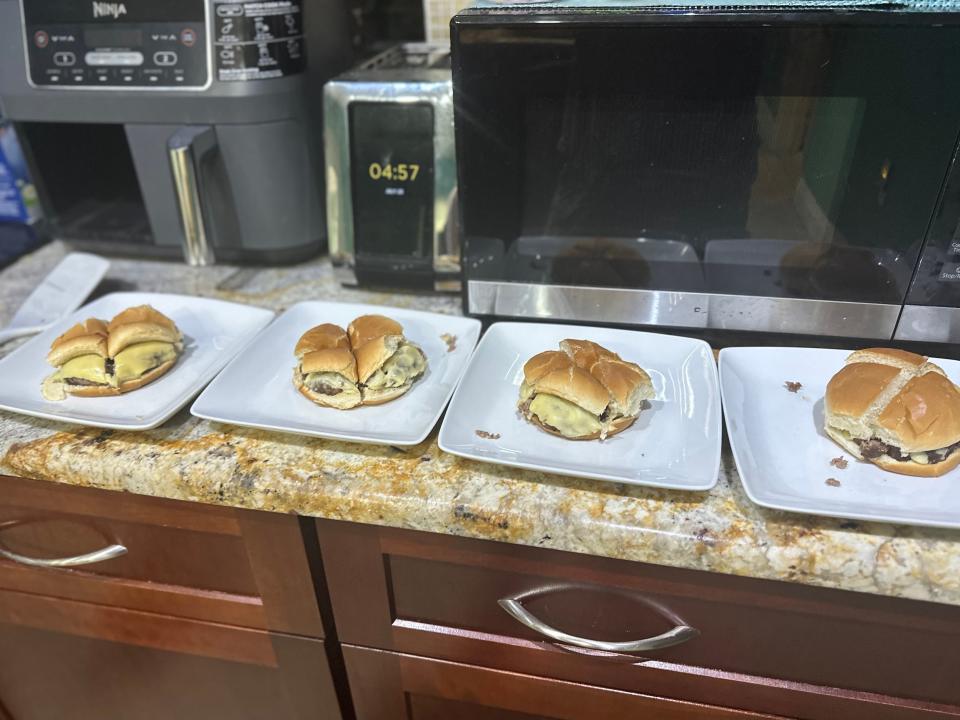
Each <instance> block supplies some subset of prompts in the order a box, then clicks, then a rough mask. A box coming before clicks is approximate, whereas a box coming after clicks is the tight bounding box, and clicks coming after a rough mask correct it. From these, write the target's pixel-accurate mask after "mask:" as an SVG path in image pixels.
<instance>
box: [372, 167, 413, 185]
mask: <svg viewBox="0 0 960 720" xmlns="http://www.w3.org/2000/svg"><path fill="white" fill-rule="evenodd" d="M367 172H368V173H369V174H370V179H371V180H396V181H397V182H407V181H410V182H414V181H415V180H416V179H417V175H419V174H420V166H419V165H417V164H416V163H396V164H393V163H387V164H386V165H381V164H380V163H378V162H372V163H370V167H369V168H368V169H367Z"/></svg>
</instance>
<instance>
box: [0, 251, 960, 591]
mask: <svg viewBox="0 0 960 720" xmlns="http://www.w3.org/2000/svg"><path fill="white" fill-rule="evenodd" d="M64 253H65V249H64V248H63V246H62V245H60V244H59V243H54V244H51V245H48V246H46V247H44V248H42V249H40V250H38V251H36V252H34V253H33V254H32V255H29V256H26V257H24V258H22V259H21V260H19V261H18V262H17V263H15V264H14V265H12V266H10V267H8V268H7V269H6V270H4V271H3V272H2V273H0V325H2V324H3V323H5V322H6V321H8V320H9V319H10V317H11V316H12V314H13V312H14V310H15V309H16V307H17V306H18V305H19V303H20V302H21V301H22V300H23V299H24V298H25V297H26V296H27V294H28V293H29V292H30V290H31V289H32V288H33V287H34V285H35V284H36V283H37V282H39V281H40V280H41V278H42V277H43V276H44V275H45V274H46V273H47V272H48V271H49V270H50V269H51V268H52V267H53V266H54V264H55V263H56V262H57V261H58V260H59V258H60V257H61V256H62V255H63V254H64ZM134 289H135V290H142V291H164V292H180V293H188V294H196V295H203V296H208V297H215V298H221V299H224V300H233V301H236V302H243V303H249V304H253V305H260V306H263V307H268V308H271V309H273V310H277V311H281V310H283V309H284V308H286V307H288V306H289V305H291V304H293V303H295V302H298V301H300V300H305V299H326V300H344V301H353V302H370V303H378V304H385V305H395V306H402V307H411V308H417V309H429V310H433V311H437V312H446V313H459V312H460V302H459V299H458V298H455V297H450V296H444V297H436V296H416V295H406V294H386V293H373V292H366V291H357V290H346V289H343V288H341V287H339V286H338V285H337V284H336V282H335V281H334V278H333V273H332V270H331V268H330V265H329V263H327V262H326V261H323V260H317V261H314V262H310V263H306V264H302V265H299V266H296V267H294V268H283V269H265V270H251V269H238V268H235V267H228V266H217V267H213V268H203V269H195V268H188V267H186V266H184V265H182V264H179V263H161V262H153V261H141V260H114V261H112V265H111V269H110V272H109V274H108V276H107V278H106V280H105V281H104V284H103V285H101V288H100V289H99V291H98V292H99V293H101V294H102V293H103V292H109V291H113V290H134ZM20 342H23V341H17V342H13V343H9V344H7V345H6V346H0V355H2V354H4V353H7V352H10V351H11V350H13V349H14V348H15V347H17V345H18V344H19V343H20ZM0 457H2V460H0V470H2V471H3V472H6V473H7V474H11V475H19V476H23V477H29V478H37V479H42V480H50V481H55V482H61V483H65V484H70V485H79V486H90V487H97V488H104V489H110V490H124V491H128V492H132V493H139V494H143V495H153V496H159V497H166V498H173V499H180V500H190V501H196V502H203V503H212V504H218V505H229V506H235V507H242V508H252V509H259V510H268V511H273V512H284V513H297V514H301V515H310V516H318V517H324V518H331V519H339V520H350V521H354V522H360V523H371V524H377V525H388V526H393V527H400V528H408V529H413V530H423V531H428V532H437V533H446V534H451V535H461V536H467V537H474V538H481V539H488V540H497V541H503V542H510V543H517V544H522V545H531V546H538V547H548V548H554V549H558V550H567V551H571V552H577V553H587V554H591V555H598V556H604V557H611V558H619V559H624V560H635V561H641V562H648V563H655V564H659V565H669V566H675V567H682V568H690V569H697V570H707V571H712V572H720V573H729V574H733V575H739V576H745V577H752V578H764V579H772V580H784V581H788V582H796V583H803V584H808V585H817V586H823V587H831V588H841V589H846V590H852V591H859V592H867V593H874V594H879V595H888V596H893V597H903V598H914V599H921V600H931V601H935V602H940V603H946V604H951V605H960V532H955V531H947V530H933V529H924V528H909V527H900V526H892V525H885V524H870V523H859V522H852V521H844V520H831V519H827V518H815V517H807V516H803V515H794V514H789V513H781V512H776V511H769V510H765V509H763V508H759V507H757V506H755V505H753V504H752V503H751V502H750V501H749V500H748V499H747V497H746V496H745V495H744V493H743V490H742V489H741V486H740V481H739V478H738V476H737V471H736V468H735V466H734V462H733V457H732V455H731V454H730V452H729V449H728V448H726V447H725V448H724V452H723V458H722V466H721V471H720V481H719V483H718V484H717V486H716V487H715V488H714V489H713V490H711V491H710V492H706V493H693V492H676V491H669V490H658V489H652V488H643V487H635V486H627V485H619V484H613V483H605V482H594V481H589V480H580V479H574V478H568V477H561V476H554V475H547V474H543V473H537V472H529V471H522V470H515V469H511V468H506V467H501V466H496V465H488V464H483V463H477V462H473V461H468V460H464V459H461V458H457V457H454V456H451V455H447V454H445V453H442V452H440V450H439V449H438V448H437V444H436V434H435V433H434V434H433V435H432V436H431V437H430V439H428V440H427V441H426V442H424V443H422V444H421V445H419V446H416V447H412V448H406V449H399V448H393V447H382V446H373V445H358V444H351V443H344V442H335V441H328V440H320V439H316V438H307V437H300V436H294V435H281V434H277V433H269V432H261V431H257V430H249V429H243V428H235V427H230V426H227V425H222V424H219V423H213V422H208V421H203V420H198V419H196V418H193V417H191V416H190V414H189V412H188V411H187V410H183V411H181V412H180V413H179V414H177V415H176V416H175V417H174V418H172V419H171V420H170V421H168V422H167V423H166V424H165V425H163V426H161V427H160V428H158V429H156V430H153V431H149V432H142V433H131V432H114V431H109V430H100V429H84V428H79V427H73V426H68V425H63V424H58V423H54V422H47V421H43V420H36V419H33V418H27V417H21V416H18V415H13V414H9V413H4V412H2V411H0ZM0 492H2V489H0Z"/></svg>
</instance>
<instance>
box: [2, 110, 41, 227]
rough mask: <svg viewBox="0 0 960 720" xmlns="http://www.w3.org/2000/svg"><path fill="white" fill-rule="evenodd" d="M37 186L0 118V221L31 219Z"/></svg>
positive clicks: (35, 212)
mask: <svg viewBox="0 0 960 720" xmlns="http://www.w3.org/2000/svg"><path fill="white" fill-rule="evenodd" d="M39 214H40V204H39V203H38V202H37V190H36V188H35V187H34V186H33V183H31V182H30V176H29V174H28V173H27V164H26V162H25V161H24V158H23V152H22V151H21V150H20V143H18V142H17V136H16V134H15V133H14V132H13V127H12V126H11V125H9V124H8V123H4V122H2V121H0V222H2V221H6V222H19V223H31V222H33V221H34V220H36V219H37V218H38V217H39Z"/></svg>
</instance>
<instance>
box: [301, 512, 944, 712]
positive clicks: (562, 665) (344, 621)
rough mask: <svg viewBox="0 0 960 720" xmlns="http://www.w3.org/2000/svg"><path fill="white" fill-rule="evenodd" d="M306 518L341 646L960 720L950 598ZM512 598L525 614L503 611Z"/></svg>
mask: <svg viewBox="0 0 960 720" xmlns="http://www.w3.org/2000/svg"><path fill="white" fill-rule="evenodd" d="M317 527H318V530H319V535H320V543H321V550H322V553H323V557H324V571H325V573H326V584H327V587H328V589H329V592H330V600H331V604H332V606H333V611H334V620H335V624H336V628H337V635H338V637H339V639H340V640H341V641H342V642H344V643H347V644H351V645H358V646H362V647H374V648H379V649H383V650H391V651H394V652H399V653H406V654H409V655H419V656H423V657H433V658H438V659H442V660H450V661H453V662H458V663H465V664H467V665H482V666H485V667H490V668H496V669H498V670H504V671H509V672H517V673H524V674H528V675H537V676H542V677H549V678H555V679H557V680H562V681H569V682H574V683H586V684H588V685H592V686H598V687H608V688H613V689H617V690H623V691H625V692H632V693H645V694H649V695H655V696H658V697H672V698H677V699H682V700H688V701H693V702H699V703H704V704H706V705H722V706H729V707H737V708H741V709H743V710H750V711H753V712H758V713H770V714H773V715H788V716H790V717H797V718H803V719H804V720H834V719H835V718H843V719H844V720H913V719H914V718H922V717H928V716H929V713H931V712H937V713H940V714H941V715H942V716H949V717H956V718H960V684H958V683H957V673H956V670H955V668H956V667H957V666H958V664H960V608H956V607H951V606H946V605H937V604H935V603H920V602H915V601H908V600H894V599H891V598H881V597H873V596H868V595H865V594H862V593H852V592H842V591H836V590H825V589H821V588H810V587H803V586H800V585H793V584H789V583H776V582H770V581H760V580H750V579H747V578H738V577H730V576H724V575H719V574H715V573H706V572H697V571H691V570H679V569H674V568H666V567H659V566H654V565H645V564H642V563H633V562H624V561H617V560H608V559H605V558H599V557H591V556H587V555H579V554H573V553H564V552H557V551H554V550H544V549H539V548H529V547H520V546H517V545H511V544H505V543H496V542H489V541H484V540H471V539H467V538H457V537H451V536H448V535H438V534H430V533H422V532H412V531H406V530H397V529H393V528H382V527H374V526H368V525H358V524H354V523H345V522H336V521H332V520H319V521H317ZM511 601H512V603H513V604H515V603H517V602H519V603H520V604H521V607H522V608H523V609H524V611H525V612H526V613H527V614H528V616H533V617H532V620H534V621H535V622H530V618H529V617H528V619H527V621H526V622H524V621H523V620H522V619H521V618H518V617H517V614H516V613H514V612H511V613H509V614H508V612H505V609H504V606H503V604H504V603H506V604H508V605H510V604H511ZM544 625H545V626H547V627H546V628H545V629H544V627H543V626H544ZM684 625H686V626H690V627H693V628H695V629H696V630H698V631H699V635H697V636H696V637H690V635H689V633H687V634H686V639H685V641H684V642H682V643H681V644H677V645H675V646H673V647H666V648H662V649H657V650H647V651H644V652H635V653H633V654H627V653H626V652H623V653H621V652H616V651H611V650H609V649H607V648H603V647H600V648H597V643H596V642H595V641H604V642H610V641H613V642H618V643H626V642H631V641H637V640H641V639H646V638H651V637H655V636H658V635H661V634H662V633H667V632H669V631H671V630H672V629H673V628H675V627H677V626H684ZM557 630H559V631H562V632H563V633H565V634H566V637H567V638H570V636H575V637H574V638H573V645H577V644H578V643H577V642H576V641H578V640H579V641H580V642H579V647H572V646H571V644H570V642H565V641H564V640H563V638H562V637H561V638H559V639H556V638H557V637H558V633H557V632H556V631H557ZM591 644H592V645H593V648H594V649H590V648H589V647H588V648H586V649H585V648H584V645H591ZM608 647H609V646H608ZM571 650H572V651H573V652H571Z"/></svg>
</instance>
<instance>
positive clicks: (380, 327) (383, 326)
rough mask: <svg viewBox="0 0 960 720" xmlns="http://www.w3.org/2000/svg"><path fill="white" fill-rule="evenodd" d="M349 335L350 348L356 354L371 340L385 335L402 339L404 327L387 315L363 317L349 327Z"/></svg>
mask: <svg viewBox="0 0 960 720" xmlns="http://www.w3.org/2000/svg"><path fill="white" fill-rule="evenodd" d="M347 335H348V336H349V337H350V347H352V348H353V350H354V352H356V350H358V349H359V348H361V347H363V346H364V345H366V344H367V343H368V342H370V341H371V340H375V339H377V338H379V337H383V336H385V335H396V336H399V337H402V336H403V325H401V324H400V323H398V322H397V321H396V320H391V319H390V318H388V317H386V316H385V315H361V316H360V317H358V318H356V319H355V320H354V321H353V322H352V323H350V324H349V325H348V326H347Z"/></svg>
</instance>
